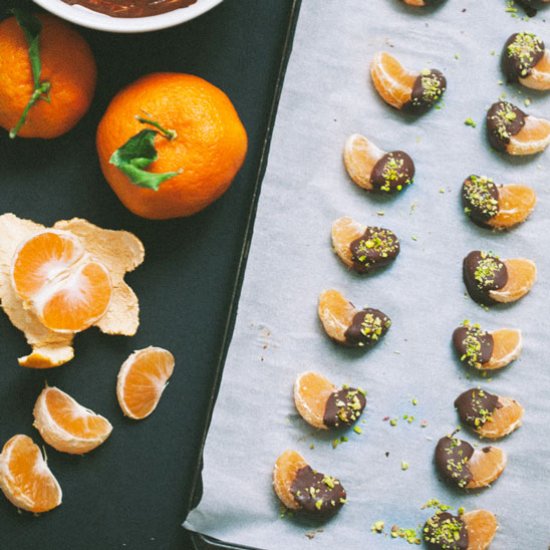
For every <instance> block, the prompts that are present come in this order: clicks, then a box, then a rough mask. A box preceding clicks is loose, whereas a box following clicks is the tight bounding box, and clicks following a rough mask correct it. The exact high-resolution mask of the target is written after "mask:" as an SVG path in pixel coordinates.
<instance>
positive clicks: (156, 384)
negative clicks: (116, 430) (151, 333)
mask: <svg viewBox="0 0 550 550" xmlns="http://www.w3.org/2000/svg"><path fill="white" fill-rule="evenodd" d="M174 364H175V361H174V356H173V355H172V354H171V353H170V352H169V351H167V350H165V349H162V348H157V347H153V346H149V347H148V348H145V349H142V350H138V351H135V352H134V353H132V355H130V357H128V359H126V361H124V363H123V364H122V367H120V371H119V373H118V378H117V386H116V395H117V399H118V402H119V404H120V408H121V409H122V412H123V413H124V414H125V415H126V416H128V417H130V418H133V419H135V420H141V419H142V418H145V417H147V416H149V415H150V414H151V413H152V412H153V411H154V410H155V409H156V407H157V405H158V403H159V401H160V398H161V396H162V393H163V391H164V389H165V388H166V383H167V382H168V379H169V378H170V377H171V376H172V373H173V372H174Z"/></svg>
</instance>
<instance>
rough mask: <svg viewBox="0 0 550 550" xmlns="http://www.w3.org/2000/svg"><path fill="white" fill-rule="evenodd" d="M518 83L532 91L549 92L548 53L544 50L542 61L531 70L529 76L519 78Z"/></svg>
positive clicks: (549, 60) (549, 55)
mask: <svg viewBox="0 0 550 550" xmlns="http://www.w3.org/2000/svg"><path fill="white" fill-rule="evenodd" d="M519 81H520V83H521V84H523V85H524V86H527V87H528V88H532V89H533V90H550V52H549V51H548V50H545V51H544V55H543V56H542V59H540V60H539V62H538V63H537V64H536V65H535V66H534V67H533V68H532V69H531V71H530V74H529V75H528V76H526V77H524V78H521V77H520V78H519Z"/></svg>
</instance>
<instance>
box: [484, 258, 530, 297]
mask: <svg viewBox="0 0 550 550" xmlns="http://www.w3.org/2000/svg"><path fill="white" fill-rule="evenodd" d="M504 263H505V264H506V269H507V271H508V281H507V283H506V284H505V285H504V286H503V287H502V288H501V289H499V290H490V291H489V295H490V297H491V298H492V299H493V300H494V301H495V302H502V303H507V302H515V301H516V300H519V299H520V298H522V297H523V296H525V295H526V294H527V293H528V292H529V291H530V290H531V288H532V287H533V285H534V284H535V281H536V280H537V268H536V266H535V264H534V262H532V261H531V260H526V259H523V258H515V259H511V260H505V261H504Z"/></svg>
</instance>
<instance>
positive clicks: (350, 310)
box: [318, 290, 357, 342]
mask: <svg viewBox="0 0 550 550" xmlns="http://www.w3.org/2000/svg"><path fill="white" fill-rule="evenodd" d="M318 313H319V319H320V320H321V323H322V324H323V327H324V329H325V331H326V333H327V334H328V335H329V337H330V338H332V339H333V340H336V341H338V342H345V341H346V331H347V330H348V328H349V326H350V325H351V323H352V322H353V317H354V315H355V314H356V313H357V310H356V309H355V307H354V306H353V304H352V303H351V302H348V301H347V300H346V299H345V298H344V296H343V295H342V294H341V293H340V292H338V291H337V290H325V291H324V292H322V293H321V295H320V296H319V307H318Z"/></svg>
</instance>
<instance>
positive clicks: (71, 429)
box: [33, 387, 113, 454]
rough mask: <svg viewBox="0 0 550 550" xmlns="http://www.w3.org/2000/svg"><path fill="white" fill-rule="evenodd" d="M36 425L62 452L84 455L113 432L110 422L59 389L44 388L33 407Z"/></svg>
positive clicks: (46, 440) (50, 442) (49, 441)
mask: <svg viewBox="0 0 550 550" xmlns="http://www.w3.org/2000/svg"><path fill="white" fill-rule="evenodd" d="M33 415H34V427H35V428H36V429H37V430H38V431H39V432H40V435H41V436H42V438H43V439H44V441H45V442H46V443H48V445H51V446H52V447H53V448H54V449H57V450H58V451H60V452H64V453H69V454H84V453H87V452H89V451H92V450H93V449H95V448H96V447H98V446H99V445H101V444H102V443H103V442H104V441H105V440H106V439H107V438H108V437H109V435H111V431H112V429H113V427H112V426H111V423H110V422H109V421H108V420H107V419H106V418H104V417H103V416H100V415H98V414H96V413H94V412H93V411H91V410H89V409H86V408H85V407H83V406H82V405H80V404H79V403H77V401H75V399H73V398H72V397H71V396H70V395H68V394H66V393H65V392H63V391H61V390H60V389H58V388H50V387H46V388H44V389H43V390H42V392H41V393H40V395H39V396H38V399H37V400H36V404H35V406H34V411H33Z"/></svg>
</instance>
